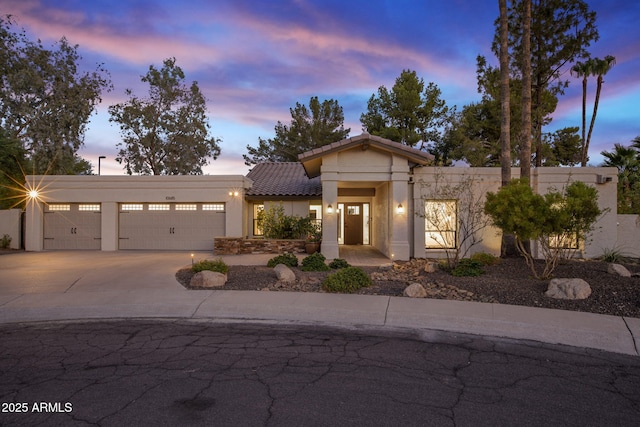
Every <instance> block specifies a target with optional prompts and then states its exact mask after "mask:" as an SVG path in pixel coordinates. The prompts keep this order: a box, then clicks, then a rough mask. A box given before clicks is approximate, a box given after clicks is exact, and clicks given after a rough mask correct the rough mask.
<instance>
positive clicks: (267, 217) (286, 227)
mask: <svg viewBox="0 0 640 427" xmlns="http://www.w3.org/2000/svg"><path fill="white" fill-rule="evenodd" d="M257 219H258V227H260V228H261V229H262V233H263V236H264V237H265V238H266V239H303V238H306V237H307V236H309V235H310V234H312V233H313V232H314V230H315V228H314V225H313V222H312V221H311V218H310V217H304V218H303V217H300V216H292V215H286V214H285V213H284V206H282V204H279V205H278V206H271V207H270V208H269V209H267V210H266V211H260V212H259V213H258V218H257Z"/></svg>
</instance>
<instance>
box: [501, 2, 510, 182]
mask: <svg viewBox="0 0 640 427" xmlns="http://www.w3.org/2000/svg"><path fill="white" fill-rule="evenodd" d="M498 7H499V9H500V55H499V56H500V146H501V149H500V168H501V172H500V175H501V180H502V186H503V187H504V186H506V185H507V184H509V182H510V181H511V90H510V86H509V83H510V82H509V14H508V13H507V0H498Z"/></svg>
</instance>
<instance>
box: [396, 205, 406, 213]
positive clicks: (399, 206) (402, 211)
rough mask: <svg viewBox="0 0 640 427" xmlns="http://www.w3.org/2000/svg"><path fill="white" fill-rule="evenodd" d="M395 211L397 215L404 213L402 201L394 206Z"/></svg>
mask: <svg viewBox="0 0 640 427" xmlns="http://www.w3.org/2000/svg"><path fill="white" fill-rule="evenodd" d="M396 212H397V213H398V214H399V215H402V214H403V213H404V206H402V203H400V204H398V207H397V208H396Z"/></svg>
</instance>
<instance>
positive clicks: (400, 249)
mask: <svg viewBox="0 0 640 427" xmlns="http://www.w3.org/2000/svg"><path fill="white" fill-rule="evenodd" d="M396 160H397V159H395V158H394V165H393V169H392V173H391V191H390V193H389V203H391V206H390V212H389V214H390V215H389V217H390V220H389V222H390V234H391V236H390V240H391V244H390V246H389V251H390V253H389V257H390V258H391V259H392V260H394V261H396V260H400V261H408V260H409V258H410V257H411V248H410V245H409V221H413V218H411V217H410V216H409V212H410V211H411V209H409V202H410V201H409V188H408V187H409V184H408V181H409V174H408V167H407V162H406V160H404V159H403V160H404V161H403V162H402V161H396Z"/></svg>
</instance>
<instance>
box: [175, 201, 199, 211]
mask: <svg viewBox="0 0 640 427" xmlns="http://www.w3.org/2000/svg"><path fill="white" fill-rule="evenodd" d="M176 210H177V211H196V210H198V206H197V205H196V204H195V203H188V204H178V205H176Z"/></svg>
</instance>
